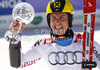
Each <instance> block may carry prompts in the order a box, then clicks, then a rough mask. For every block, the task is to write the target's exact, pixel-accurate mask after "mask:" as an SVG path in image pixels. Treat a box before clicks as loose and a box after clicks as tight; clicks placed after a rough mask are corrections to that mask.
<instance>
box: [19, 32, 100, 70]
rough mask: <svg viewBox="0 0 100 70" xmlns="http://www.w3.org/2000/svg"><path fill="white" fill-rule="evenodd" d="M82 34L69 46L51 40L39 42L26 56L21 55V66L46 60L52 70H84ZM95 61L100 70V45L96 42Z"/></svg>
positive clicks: (77, 35)
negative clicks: (82, 64) (82, 66)
mask: <svg viewBox="0 0 100 70" xmlns="http://www.w3.org/2000/svg"><path fill="white" fill-rule="evenodd" d="M82 38H83V36H82V35H81V34H79V33H78V34H77V33H74V38H73V41H72V43H71V44H70V45H69V46H60V45H58V44H57V43H56V42H55V41H53V43H51V38H45V39H43V40H39V41H37V42H36V43H35V44H34V45H33V46H32V48H31V49H30V50H28V51H27V52H26V53H25V54H23V53H21V54H22V56H21V66H20V67H26V66H29V65H32V64H34V63H36V62H37V61H38V60H40V59H41V58H44V59H45V61H46V63H47V65H48V66H49V68H50V70H82V68H81V62H82V49H83V45H82V41H83V39H82ZM93 61H96V63H97V67H98V68H99V69H100V45H99V44H98V43H97V42H94V50H93Z"/></svg>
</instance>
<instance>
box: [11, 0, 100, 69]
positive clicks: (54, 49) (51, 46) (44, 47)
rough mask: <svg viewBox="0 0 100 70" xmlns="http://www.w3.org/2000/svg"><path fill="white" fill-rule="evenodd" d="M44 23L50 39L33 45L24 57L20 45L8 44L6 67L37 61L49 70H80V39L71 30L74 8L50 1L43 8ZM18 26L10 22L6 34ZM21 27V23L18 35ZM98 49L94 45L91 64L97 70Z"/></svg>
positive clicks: (63, 0)
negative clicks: (9, 64)
mask: <svg viewBox="0 0 100 70" xmlns="http://www.w3.org/2000/svg"><path fill="white" fill-rule="evenodd" d="M46 15H47V21H48V25H49V27H50V29H51V32H50V36H51V38H45V39H42V40H39V41H37V42H36V43H35V44H34V45H33V46H32V48H31V49H30V50H28V51H27V53H25V54H23V53H22V52H21V46H20V45H21V42H19V43H18V44H10V48H9V51H10V63H11V66H12V67H26V66H29V65H31V64H34V63H36V61H38V60H39V59H41V58H44V59H45V61H46V62H47V64H48V66H49V68H50V70H81V69H82V68H81V62H82V48H83V46H82V41H83V40H82V39H83V36H82V35H81V34H79V33H75V32H73V31H72V30H71V28H72V21H73V15H74V8H73V5H72V3H71V2H70V0H50V2H49V3H48V6H47V11H46ZM18 24H19V23H18V22H17V20H14V21H13V23H11V25H10V27H9V28H10V30H11V29H12V28H15V27H17V26H19V25H18ZM24 26H25V24H24V23H23V25H22V28H21V30H20V33H21V32H22V30H23V28H24ZM99 49H100V45H99V44H98V43H96V42H94V54H93V60H94V61H96V62H97V67H98V68H99V69H100V58H99V55H98V54H99V52H100V50H99Z"/></svg>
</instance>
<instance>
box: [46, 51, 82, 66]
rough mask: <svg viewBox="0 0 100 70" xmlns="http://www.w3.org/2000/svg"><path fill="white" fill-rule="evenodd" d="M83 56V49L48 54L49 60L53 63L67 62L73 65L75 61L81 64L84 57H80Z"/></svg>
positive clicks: (61, 63)
mask: <svg viewBox="0 0 100 70" xmlns="http://www.w3.org/2000/svg"><path fill="white" fill-rule="evenodd" d="M78 56H79V57H78ZM81 56H82V52H81V51H75V52H72V51H67V52H62V51H59V52H51V53H50V54H49V55H48V62H49V63H50V64H51V65H57V64H59V65H65V64H69V65H73V64H75V63H76V64H81V63H82V59H79V58H80V57H81Z"/></svg>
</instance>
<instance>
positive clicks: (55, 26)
mask: <svg viewBox="0 0 100 70" xmlns="http://www.w3.org/2000/svg"><path fill="white" fill-rule="evenodd" d="M50 26H51V29H52V30H53V31H54V33H55V34H57V35H64V34H65V32H66V31H67V29H68V15H67V14H66V13H53V14H51V15H50Z"/></svg>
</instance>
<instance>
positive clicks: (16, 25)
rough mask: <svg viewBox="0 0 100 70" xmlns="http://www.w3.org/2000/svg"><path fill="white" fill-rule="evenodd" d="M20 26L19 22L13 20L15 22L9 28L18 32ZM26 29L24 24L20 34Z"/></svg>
mask: <svg viewBox="0 0 100 70" xmlns="http://www.w3.org/2000/svg"><path fill="white" fill-rule="evenodd" d="M19 26H20V23H19V21H18V20H13V22H12V23H11V24H10V26H9V30H12V29H14V30H15V31H18V28H19ZM24 27H25V23H22V25H21V29H20V30H19V34H20V33H21V32H22V31H23V29H24Z"/></svg>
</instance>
